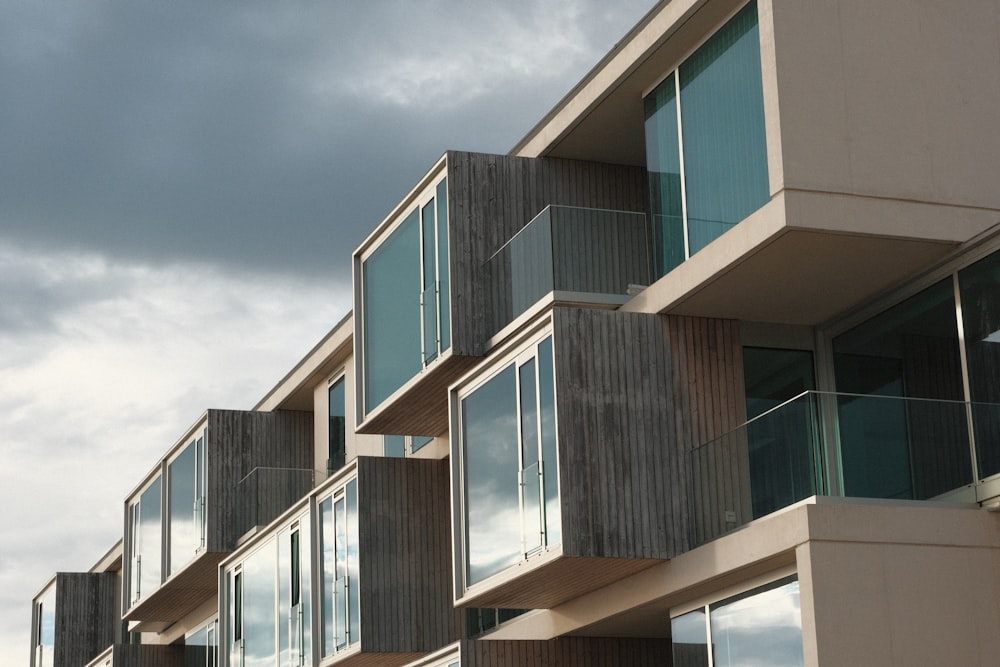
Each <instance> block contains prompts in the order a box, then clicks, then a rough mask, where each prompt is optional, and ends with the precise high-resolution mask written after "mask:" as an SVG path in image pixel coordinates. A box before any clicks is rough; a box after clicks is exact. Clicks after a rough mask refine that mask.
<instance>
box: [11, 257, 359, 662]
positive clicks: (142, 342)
mask: <svg viewBox="0 0 1000 667" xmlns="http://www.w3.org/2000/svg"><path fill="white" fill-rule="evenodd" d="M14 274H16V275H18V276H19V279H20V280H22V281H24V282H29V281H30V282H32V283H34V284H35V285H37V286H38V290H37V292H36V293H35V295H36V296H37V295H43V296H44V297H45V298H46V300H47V303H48V305H49V306H50V307H51V308H52V310H51V311H49V312H47V313H45V318H44V321H45V322H46V326H39V327H38V331H37V335H35V336H31V337H30V338H25V337H24V336H23V333H22V332H20V331H14V332H11V331H2V330H0V373H2V376H3V382H2V383H0V407H2V409H0V442H2V446H3V457H2V458H0V504H2V506H3V507H4V508H5V510H4V516H5V520H4V522H3V524H2V526H0V590H3V591H4V593H3V596H2V597H0V625H2V627H3V630H0V656H9V657H8V658H7V660H6V661H9V660H13V659H17V660H18V661H20V660H22V659H23V658H24V657H25V656H24V655H23V654H24V652H25V651H26V650H27V645H26V641H25V639H24V635H23V631H24V628H25V627H26V625H27V622H28V619H29V618H30V616H29V610H30V606H29V602H30V600H31V598H32V596H33V595H34V594H35V593H36V592H37V591H38V590H39V589H40V588H41V587H42V586H43V585H44V584H45V582H46V581H47V580H48V578H49V577H51V576H52V575H53V574H54V573H55V572H57V571H82V570H86V569H87V568H89V567H90V566H91V565H92V564H93V563H94V562H96V561H97V559H98V558H99V557H100V556H101V555H103V553H104V551H105V550H106V549H108V548H109V547H111V546H112V545H113V544H114V542H115V541H116V540H117V539H119V538H120V536H121V527H122V517H121V511H122V510H121V508H122V501H123V500H124V497H125V495H126V494H127V493H128V492H129V491H130V489H131V488H132V487H133V486H134V485H135V484H137V483H138V482H139V481H140V479H141V477H142V476H143V475H144V474H145V472H146V471H147V470H148V469H149V468H151V467H152V465H153V464H154V463H155V461H156V460H157V458H158V457H159V456H161V455H162V454H163V453H164V452H165V451H166V450H167V449H168V448H169V447H170V446H171V445H173V444H174V442H175V440H176V439H177V438H179V437H180V436H181V435H182V434H183V431H184V430H185V429H186V428H187V427H188V426H190V425H191V424H192V423H193V422H194V421H195V420H196V419H197V418H198V417H199V416H200V414H201V413H202V411H204V410H205V409H206V408H210V407H220V408H242V409H248V408H249V407H251V406H252V405H253V404H254V403H255V402H256V401H257V400H258V399H259V398H260V397H261V396H263V395H264V393H266V391H267V390H268V389H270V388H271V386H272V385H273V384H274V382H275V381H276V380H277V379H278V378H280V377H282V375H283V374H284V372H285V371H286V370H287V369H288V368H290V367H291V366H292V365H294V363H295V362H296V361H298V359H299V358H300V357H301V356H302V355H304V354H305V353H306V352H307V351H308V350H309V349H310V348H311V347H312V345H313V344H314V343H315V342H316V341H317V340H318V339H319V338H320V337H321V336H322V335H323V334H324V333H326V331H327V330H329V328H330V327H331V326H332V325H333V324H335V323H336V322H337V321H338V320H339V319H340V317H341V316H342V315H343V313H344V312H346V310H347V309H348V307H349V298H350V287H349V285H332V284H312V283H309V282H308V281H306V280H305V279H301V278H287V277H281V276H273V275H270V276H269V275H249V274H245V275H232V274H229V275H227V274H222V273H220V272H218V271H217V270H215V269H213V268H211V267H208V266H198V265H190V264H173V265H170V266H164V267H151V266H142V265H138V264H120V263H113V262H110V261H108V260H107V259H106V258H103V257H101V256H98V255H88V256H80V257H77V256H73V255H70V254H67V253H62V254H36V253H28V252H26V251H24V250H23V249H10V248H7V249H5V250H0V277H9V276H11V275H14ZM76 295H83V296H80V298H76V299H72V298H70V297H72V296H76ZM27 297H28V298H32V295H31V294H28V295H27ZM9 298H10V296H9V295H8V299H9ZM4 307H5V308H11V307H16V304H10V303H9V302H7V303H5V305H4ZM11 341H17V343H18V344H17V345H8V343H9V342H11ZM8 664H9V662H8Z"/></svg>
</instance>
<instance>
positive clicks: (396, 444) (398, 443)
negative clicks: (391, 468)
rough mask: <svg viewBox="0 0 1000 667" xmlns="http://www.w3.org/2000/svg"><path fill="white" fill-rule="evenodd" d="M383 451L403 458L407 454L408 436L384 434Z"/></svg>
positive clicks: (387, 454)
mask: <svg viewBox="0 0 1000 667" xmlns="http://www.w3.org/2000/svg"><path fill="white" fill-rule="evenodd" d="M382 452H383V454H385V456H392V457H395V458H400V459H401V458H403V457H404V456H406V436H405V435H383V436H382Z"/></svg>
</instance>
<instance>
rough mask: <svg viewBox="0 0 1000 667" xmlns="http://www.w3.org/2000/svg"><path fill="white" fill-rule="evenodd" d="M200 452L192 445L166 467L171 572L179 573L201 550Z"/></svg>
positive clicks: (194, 444)
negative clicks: (198, 484) (198, 469)
mask: <svg viewBox="0 0 1000 667" xmlns="http://www.w3.org/2000/svg"><path fill="white" fill-rule="evenodd" d="M197 450H198V448H197V445H196V442H195V441H192V442H191V443H190V444H189V445H188V446H187V447H185V448H184V451H182V452H181V453H180V455H179V456H178V457H177V458H176V459H174V460H173V461H171V462H170V465H168V466H167V482H168V487H169V488H168V497H169V499H170V500H169V508H170V514H169V522H170V560H169V570H168V572H176V571H177V570H178V569H179V568H180V567H181V566H182V565H184V564H185V563H187V562H188V561H189V560H191V558H192V557H194V554H195V551H197V549H198V547H199V546H201V535H200V531H199V530H198V525H197V524H198V521H197V519H198V516H197V515H198V514H199V510H200V508H199V506H198V502H197V501H198V498H197V481H198V480H197V463H198V458H197V456H198V451H197Z"/></svg>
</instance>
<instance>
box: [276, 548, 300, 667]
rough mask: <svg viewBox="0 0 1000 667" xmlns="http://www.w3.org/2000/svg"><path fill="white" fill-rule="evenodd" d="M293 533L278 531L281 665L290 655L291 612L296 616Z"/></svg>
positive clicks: (279, 651)
mask: <svg viewBox="0 0 1000 667" xmlns="http://www.w3.org/2000/svg"><path fill="white" fill-rule="evenodd" d="M294 536H295V533H293V532H291V531H288V530H282V531H281V532H280V533H278V661H279V662H278V664H279V665H281V667H285V665H290V664H292V663H291V657H292V638H293V637H294V636H295V635H294V634H293V633H292V631H291V630H292V628H291V619H292V614H293V613H294V614H295V616H298V612H297V610H294V612H293V605H294V602H293V601H292V596H293V592H292V591H293V589H294V588H296V587H297V584H296V583H295V582H294V581H293V578H294V577H295V575H297V574H298V573H297V572H295V570H296V568H295V566H294V565H293V562H294V561H293V558H292V556H293V554H292V551H293V550H294V549H295V547H296V545H295V542H297V541H298V538H297V537H294Z"/></svg>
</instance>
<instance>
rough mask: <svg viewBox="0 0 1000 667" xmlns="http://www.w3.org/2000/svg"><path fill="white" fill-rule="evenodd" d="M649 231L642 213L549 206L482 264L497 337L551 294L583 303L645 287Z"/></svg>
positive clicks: (648, 276)
mask: <svg viewBox="0 0 1000 667" xmlns="http://www.w3.org/2000/svg"><path fill="white" fill-rule="evenodd" d="M650 261H651V258H650V250H649V227H648V224H647V222H646V216H645V214H643V213H629V212H625V211H608V210H600V209H587V208H574V207H569V206H548V207H546V208H545V209H544V210H543V211H542V212H541V213H539V214H538V215H537V216H535V218H534V219H533V220H532V221H531V222H529V223H528V224H527V225H526V226H525V227H524V228H523V229H522V230H521V231H520V232H518V233H517V234H516V235H515V236H514V238H512V239H511V240H510V241H508V242H507V244H506V245H504V246H503V247H502V248H501V249H500V250H498V251H497V252H496V253H495V254H494V255H493V257H491V258H490V259H489V261H488V262H487V263H486V277H487V281H488V282H487V285H488V288H487V289H488V290H489V296H490V303H491V305H492V307H491V310H490V312H489V313H488V314H487V315H488V317H490V322H489V324H490V331H491V332H492V333H496V332H497V331H500V330H501V329H502V328H503V327H505V326H506V325H507V324H509V323H510V322H512V321H513V320H514V319H515V318H516V317H517V316H518V315H520V314H522V313H524V312H525V311H526V310H528V308H530V307H531V306H532V305H534V304H535V303H537V302H538V301H539V300H540V299H541V298H542V297H544V296H545V295H547V294H549V293H551V292H563V293H565V294H567V297H566V298H570V299H572V300H575V301H586V300H588V295H590V298H591V299H593V295H617V296H620V297H622V300H623V301H624V299H625V297H626V295H627V294H628V288H629V285H648V284H649V283H650V280H651V276H652V269H651V267H650Z"/></svg>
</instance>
